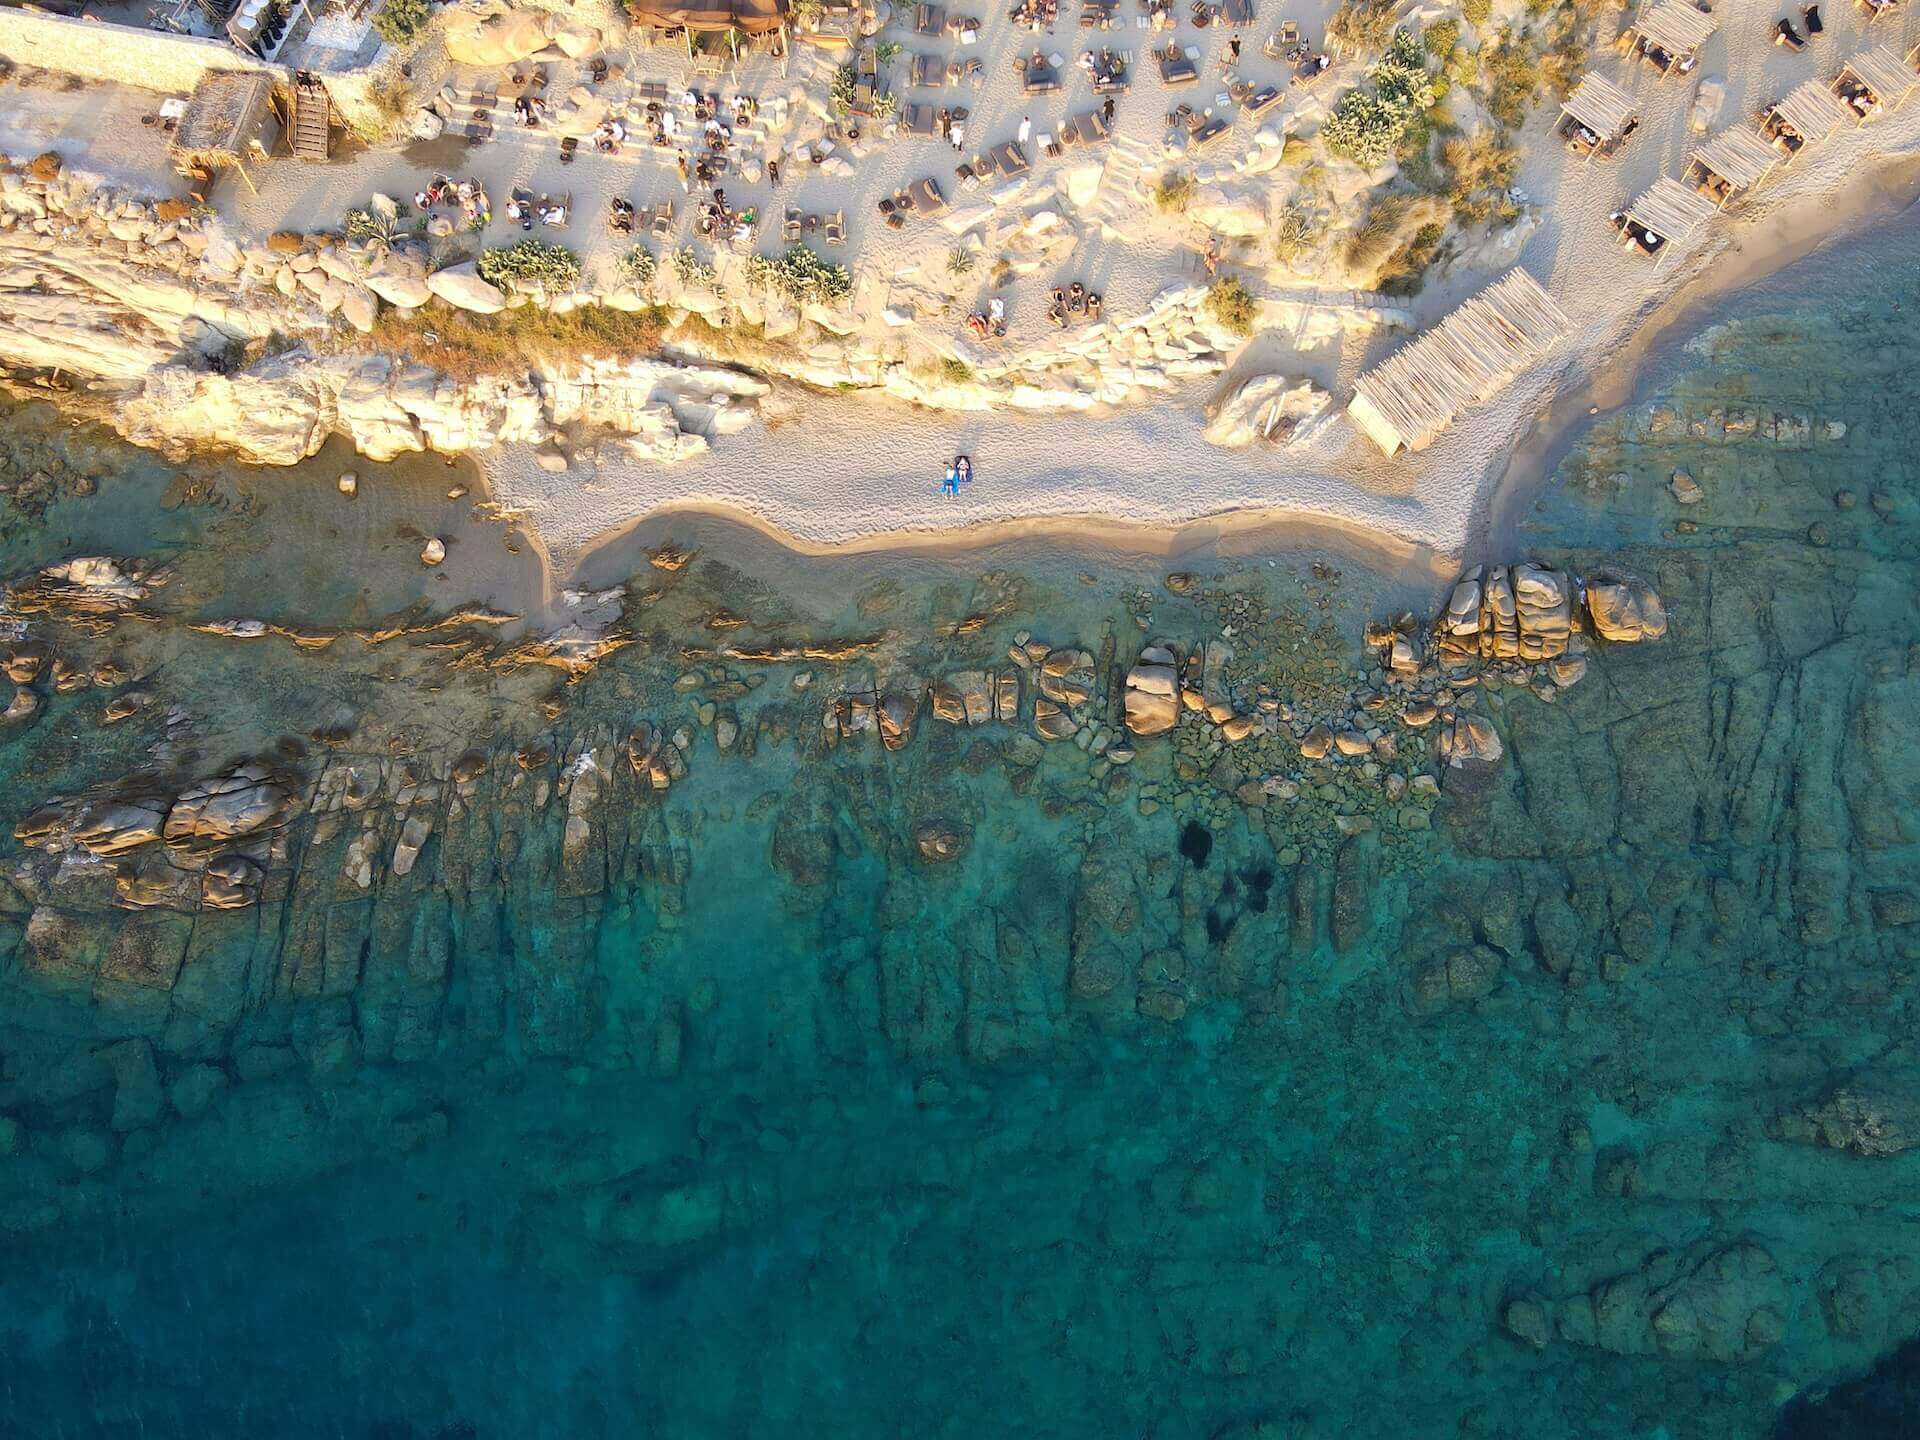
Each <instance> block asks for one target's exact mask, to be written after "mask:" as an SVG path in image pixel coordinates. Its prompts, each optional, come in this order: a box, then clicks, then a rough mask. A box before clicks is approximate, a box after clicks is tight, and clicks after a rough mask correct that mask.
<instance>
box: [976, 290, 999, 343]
mask: <svg viewBox="0 0 1920 1440" xmlns="http://www.w3.org/2000/svg"><path fill="white" fill-rule="evenodd" d="M967 330H968V331H969V332H970V333H971V334H972V335H973V337H974V338H975V339H976V340H989V339H992V340H998V339H1000V338H1001V337H1002V336H1004V335H1005V334H1006V333H1007V302H1006V301H1004V300H1002V299H999V298H998V297H995V298H994V299H991V300H989V301H987V308H986V310H985V311H984V312H982V311H979V310H976V311H974V312H973V313H972V314H970V315H968V316H967Z"/></svg>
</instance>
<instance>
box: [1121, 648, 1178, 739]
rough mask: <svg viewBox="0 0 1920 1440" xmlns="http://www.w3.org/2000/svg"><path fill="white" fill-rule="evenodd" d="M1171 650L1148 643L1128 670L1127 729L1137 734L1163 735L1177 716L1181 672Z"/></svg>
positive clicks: (1171, 727) (1175, 720)
mask: <svg viewBox="0 0 1920 1440" xmlns="http://www.w3.org/2000/svg"><path fill="white" fill-rule="evenodd" d="M1172 659H1173V656H1172V654H1171V652H1169V651H1167V650H1165V649H1163V648H1162V647H1160V646H1157V645H1155V646H1149V647H1148V648H1147V649H1145V650H1143V651H1142V652H1141V654H1140V663H1139V664H1137V665H1135V666H1134V667H1133V668H1132V669H1131V670H1129V671H1128V672H1127V689H1126V720H1127V729H1129V730H1131V731H1132V732H1133V733H1134V734H1136V735H1164V734H1165V733H1166V732H1167V731H1169V730H1171V729H1173V727H1174V725H1175V723H1176V722H1178V720H1179V719H1180V672H1179V670H1178V669H1177V668H1176V667H1175V666H1174V665H1173V664H1172Z"/></svg>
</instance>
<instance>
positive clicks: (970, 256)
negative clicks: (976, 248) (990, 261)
mask: <svg viewBox="0 0 1920 1440" xmlns="http://www.w3.org/2000/svg"><path fill="white" fill-rule="evenodd" d="M973 266H974V253H973V251H971V250H969V249H967V248H966V247H965V246H957V247H955V248H954V249H952V250H949V251H948V252H947V273H948V274H949V275H968V274H971V273H972V271H973Z"/></svg>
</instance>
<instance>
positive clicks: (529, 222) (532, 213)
mask: <svg viewBox="0 0 1920 1440" xmlns="http://www.w3.org/2000/svg"><path fill="white" fill-rule="evenodd" d="M507 218H508V219H509V220H512V221H514V222H515V223H516V224H518V225H519V227H520V228H521V229H522V230H531V229H533V222H534V221H535V220H538V221H539V222H540V223H541V224H542V225H545V226H546V227H547V228H548V229H550V230H564V229H566V227H567V201H565V200H564V199H561V200H555V199H552V198H551V197H549V196H546V195H542V196H541V197H540V198H539V199H538V200H535V199H534V198H533V196H532V194H531V193H530V192H528V191H525V190H515V191H514V192H513V195H512V197H511V198H510V199H508V201H507Z"/></svg>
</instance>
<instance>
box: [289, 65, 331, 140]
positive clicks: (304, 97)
mask: <svg viewBox="0 0 1920 1440" xmlns="http://www.w3.org/2000/svg"><path fill="white" fill-rule="evenodd" d="M332 121H333V102H332V99H331V97H329V96H328V94H327V87H326V86H324V85H322V84H321V83H320V82H319V81H318V80H316V79H314V77H313V76H312V75H309V74H308V73H307V72H306V71H304V70H302V71H300V72H299V73H298V74H297V75H295V76H294V77H293V153H294V154H295V155H296V156H297V157H299V158H300V159H302V160H325V159H327V158H329V157H330V156H331V155H332V153H333V141H332V134H331V126H332Z"/></svg>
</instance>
